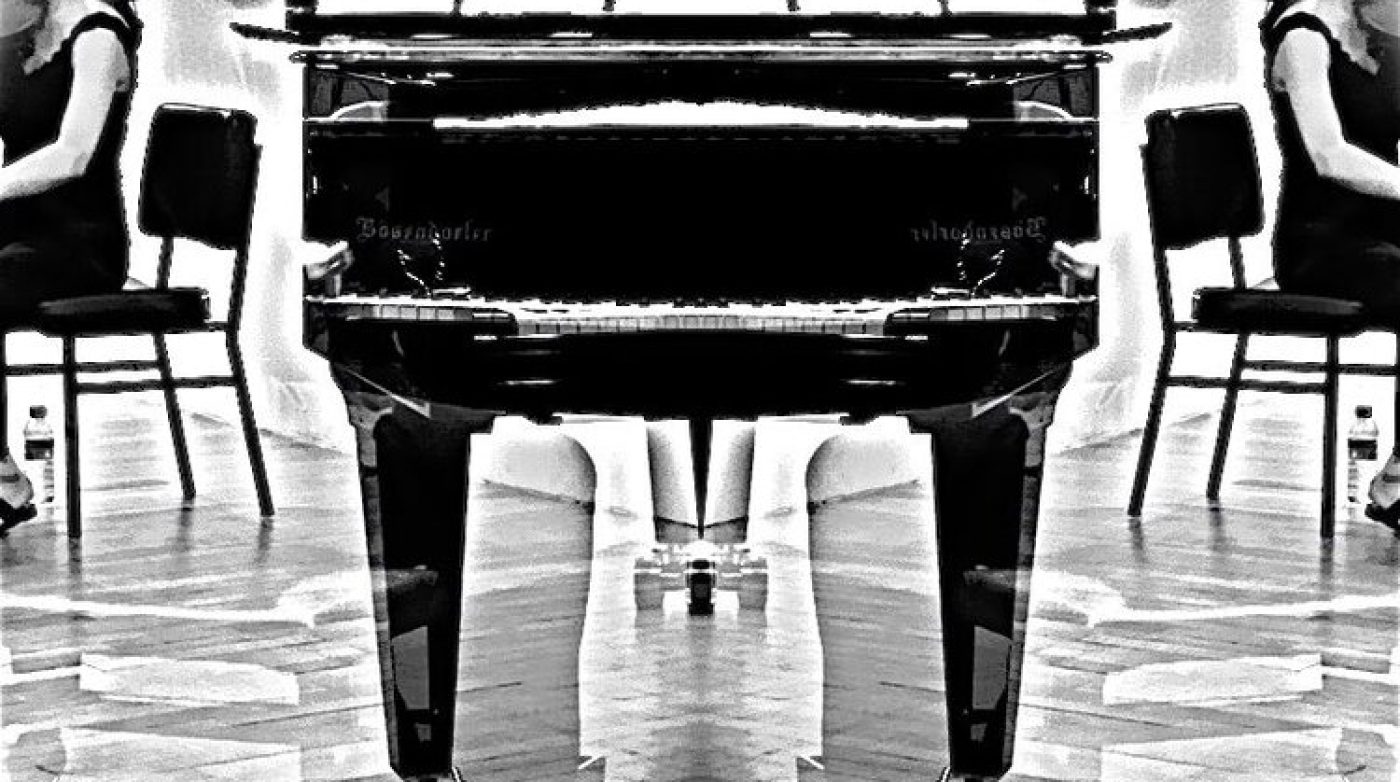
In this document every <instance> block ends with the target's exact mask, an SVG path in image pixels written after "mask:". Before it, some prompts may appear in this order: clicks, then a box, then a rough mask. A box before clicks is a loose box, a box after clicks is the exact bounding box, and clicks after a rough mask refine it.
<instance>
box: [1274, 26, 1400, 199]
mask: <svg viewBox="0 0 1400 782" xmlns="http://www.w3.org/2000/svg"><path fill="white" fill-rule="evenodd" d="M1331 56H1332V55H1331V51H1330V49H1329V44H1328V42H1327V39H1326V38H1325V37H1324V36H1323V35H1322V34H1321V33H1319V32H1317V31H1316V30H1308V29H1295V30H1291V31H1289V32H1288V34H1287V35H1285V36H1284V38H1283V42H1282V43H1281V44H1280V46H1279V50H1278V54H1277V55H1276V56H1275V57H1274V67H1273V78H1274V79H1275V82H1276V84H1277V85H1278V86H1281V87H1282V88H1283V89H1284V91H1285V92H1286V93H1287V95H1288V101H1289V103H1290V104H1291V105H1292V107H1293V114H1294V116H1295V117H1296V119H1297V122H1298V130H1299V133H1300V134H1301V135H1302V139H1303V146H1304V148H1305V149H1306V150H1307V153H1308V158H1309V159H1310V160H1312V163H1313V166H1314V167H1315V168H1316V169H1317V173H1318V175H1319V176H1321V177H1323V178H1324V179H1330V180H1332V181H1334V182H1338V183H1340V184H1342V185H1345V186H1346V187H1349V188H1351V189H1353V190H1356V191H1358V192H1361V193H1365V194H1367V195H1372V196H1379V197H1381V198H1391V199H1396V200H1400V167H1396V166H1395V165H1392V164H1391V163H1390V162H1389V161H1387V160H1385V159H1384V158H1381V157H1378V156H1376V155H1374V154H1372V153H1371V152H1369V151H1367V150H1365V149H1362V148H1361V147H1358V146H1356V145H1355V144H1352V143H1351V142H1350V141H1348V140H1347V138H1346V135H1345V134H1343V132H1342V123H1341V120H1340V119H1339V118H1338V116H1337V105H1336V103H1335V101H1333V99H1332V86H1331V84H1330V83H1329V81H1328V78H1327V70H1328V65H1329V63H1330V60H1331Z"/></svg>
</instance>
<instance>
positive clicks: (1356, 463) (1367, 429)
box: [1347, 405, 1380, 502]
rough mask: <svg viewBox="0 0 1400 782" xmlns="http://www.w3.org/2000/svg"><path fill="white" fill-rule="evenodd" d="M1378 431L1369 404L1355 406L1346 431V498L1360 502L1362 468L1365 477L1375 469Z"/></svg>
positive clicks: (1377, 452)
mask: <svg viewBox="0 0 1400 782" xmlns="http://www.w3.org/2000/svg"><path fill="white" fill-rule="evenodd" d="M1379 440H1380V432H1379V431H1378V430H1377V429H1376V419H1374V418H1372V417H1371V406H1370V405H1357V406H1356V420H1355V421H1353V422H1352V424H1351V430H1350V431H1348V432H1347V499H1348V500H1350V501H1351V502H1361V500H1362V497H1363V490H1362V488H1361V480H1362V475H1361V473H1362V470H1365V471H1366V473H1367V477H1369V476H1370V473H1371V472H1372V471H1373V470H1374V469H1375V466H1376V460H1377V459H1378V458H1379V456H1380V454H1379V450H1380V449H1379Z"/></svg>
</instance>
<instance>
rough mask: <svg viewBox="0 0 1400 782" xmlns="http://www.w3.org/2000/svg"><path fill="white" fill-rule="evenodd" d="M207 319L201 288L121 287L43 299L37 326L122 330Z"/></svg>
mask: <svg viewBox="0 0 1400 782" xmlns="http://www.w3.org/2000/svg"><path fill="white" fill-rule="evenodd" d="M208 320H209V293H208V292H207V291H205V290H204V289H202V288H167V289H165V290H124V291H118V292H116V293H104V294H101V295H97V296H75V297H73V298H68V299H55V300H53V301H46V302H44V303H43V304H41V305H40V306H39V317H38V323H37V325H38V328H39V330H40V331H43V332H45V333H47V334H54V335H59V336H62V335H77V334H122V333H128V332H132V333H144V332H152V331H168V330H177V329H182V328H197V327H199V326H202V325H203V324H204V323H206V322H207V321H208Z"/></svg>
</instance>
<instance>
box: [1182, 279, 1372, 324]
mask: <svg viewBox="0 0 1400 782" xmlns="http://www.w3.org/2000/svg"><path fill="white" fill-rule="evenodd" d="M1192 316H1193V318H1194V319H1195V322H1196V324H1197V325H1198V326H1200V327H1201V328H1205V329H1213V330H1220V331H1232V332H1233V331H1251V332H1258V333H1282V334H1324V335H1326V334H1334V335H1341V334H1354V333H1356V332H1359V331H1362V330H1364V329H1365V328H1366V327H1367V326H1368V325H1369V321H1368V319H1367V317H1366V312H1365V308H1364V307H1363V306H1362V305H1361V304H1359V303H1358V302H1354V301H1348V300H1346V299H1333V298H1328V297H1326V296H1305V295H1301V294H1297V293H1283V292H1281V291H1277V290H1260V289H1257V288H1251V289H1239V288H1201V289H1200V290H1197V291H1196V296H1195V300H1194V301H1193V303H1192Z"/></svg>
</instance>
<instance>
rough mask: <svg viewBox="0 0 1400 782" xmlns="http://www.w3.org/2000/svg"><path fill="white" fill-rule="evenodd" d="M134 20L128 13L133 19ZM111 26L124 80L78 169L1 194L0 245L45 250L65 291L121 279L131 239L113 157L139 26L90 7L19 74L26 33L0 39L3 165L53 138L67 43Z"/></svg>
mask: <svg viewBox="0 0 1400 782" xmlns="http://www.w3.org/2000/svg"><path fill="white" fill-rule="evenodd" d="M133 21H134V20H133ZM98 29H105V30H111V31H112V32H113V33H115V34H116V36H117V39H118V40H119V41H120V42H121V45H122V48H123V49H124V50H125V51H126V55H127V62H128V64H129V67H130V71H131V79H130V81H131V85H130V86H129V87H128V88H127V89H126V90H123V91H120V92H117V93H116V94H114V95H113V97H112V105H111V108H110V109H109V111H108V114H107V120H106V123H105V124H104V126H103V129H102V134H101V137H100V139H99V141H98V144H97V149H96V151H95V152H94V154H93V157H92V159H91V161H90V162H89V164H88V168H87V171H86V172H84V173H83V175H82V176H80V177H78V178H77V179H74V180H72V181H69V182H65V183H64V184H62V185H59V186H58V187H55V188H53V189H51V190H48V191H46V192H43V193H39V194H36V195H33V196H28V197H24V198H19V199H13V200H9V201H0V249H3V248H4V247H5V246H7V245H13V244H24V245H28V246H29V247H30V248H33V249H34V250H35V251H37V252H39V253H40V254H42V255H43V256H44V257H45V268H46V269H52V270H53V273H54V274H55V275H61V276H63V277H65V278H66V279H64V280H63V284H62V286H61V287H63V288H65V289H68V290H70V291H71V292H72V293H74V294H77V293H86V292H97V291H101V290H115V289H118V288H120V287H121V285H122V283H123V282H125V279H126V271H127V261H128V255H129V250H130V244H129V240H128V235H127V228H126V214H125V208H124V205H123V200H122V184H121V172H120V170H119V167H118V158H119V156H120V153H121V146H122V142H123V140H124V139H125V136H126V122H127V115H128V113H129V111H130V107H131V91H132V88H134V86H135V80H136V63H135V50H136V41H137V35H138V33H139V31H138V30H136V29H133V27H132V26H130V25H129V24H127V23H125V22H123V21H121V20H119V19H117V18H116V17H114V16H112V15H110V14H107V13H94V14H91V15H89V16H87V17H86V18H84V19H83V20H81V21H80V22H78V24H77V25H76V26H74V28H73V29H72V31H71V32H70V33H69V35H68V37H67V38H66V39H65V40H64V42H63V43H62V45H61V48H60V49H59V51H58V52H57V53H56V54H54V56H53V57H52V59H50V60H49V61H48V62H47V63H45V64H44V65H42V66H40V67H39V68H38V69H37V70H35V71H33V72H32V73H25V71H24V67H23V61H24V59H25V57H26V52H24V51H21V48H22V47H21V44H22V42H23V41H25V40H27V39H28V37H29V36H28V32H27V31H21V32H20V33H18V34H16V35H11V36H6V37H3V38H0V138H3V139H4V142H5V162H6V163H7V164H8V163H10V162H11V161H14V160H16V159H18V158H20V157H23V156H25V155H27V154H29V153H30V152H32V151H34V150H35V149H38V148H40V147H43V146H45V145H47V144H49V143H51V142H52V141H53V140H54V139H56V138H57V137H58V132H59V127H60V125H61V123H62V121H63V114H64V110H65V108H66V107H67V104H68V96H69V94H70V93H71V91H72V87H73V47H74V43H75V42H76V41H77V40H78V38H79V36H81V35H83V34H84V33H87V32H89V31H92V30H98Z"/></svg>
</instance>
